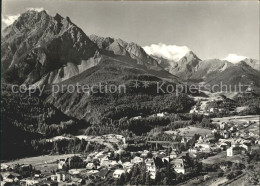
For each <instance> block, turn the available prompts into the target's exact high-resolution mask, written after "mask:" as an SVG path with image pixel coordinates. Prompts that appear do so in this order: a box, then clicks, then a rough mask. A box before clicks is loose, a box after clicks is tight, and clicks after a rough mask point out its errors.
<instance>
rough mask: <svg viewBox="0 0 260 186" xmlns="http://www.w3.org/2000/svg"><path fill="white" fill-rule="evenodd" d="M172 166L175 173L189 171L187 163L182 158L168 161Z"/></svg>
mask: <svg viewBox="0 0 260 186" xmlns="http://www.w3.org/2000/svg"><path fill="white" fill-rule="evenodd" d="M170 164H171V165H172V167H173V168H174V170H175V171H176V172H177V173H182V174H185V173H186V172H188V171H190V170H191V168H190V167H189V166H188V165H187V163H186V162H185V160H184V159H182V158H178V159H175V160H173V161H171V162H170Z"/></svg>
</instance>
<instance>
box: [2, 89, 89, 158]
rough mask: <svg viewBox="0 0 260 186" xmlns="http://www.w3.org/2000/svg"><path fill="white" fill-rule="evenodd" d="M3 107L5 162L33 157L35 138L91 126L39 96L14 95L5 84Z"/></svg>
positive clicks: (3, 152) (3, 156)
mask: <svg viewBox="0 0 260 186" xmlns="http://www.w3.org/2000/svg"><path fill="white" fill-rule="evenodd" d="M1 105H2V106H1V113H2V117H1V123H2V125H1V135H2V138H3V139H5V140H4V142H2V145H1V149H5V150H3V151H2V154H1V155H2V158H3V159H5V158H18V157H15V156H16V155H19V156H21V157H23V156H27V155H32V154H31V153H32V152H33V151H32V147H31V140H33V139H41V138H48V137H52V136H56V135H61V134H64V133H70V132H71V131H73V130H77V129H80V128H83V127H84V128H86V127H87V126H88V124H87V123H86V122H85V121H83V120H78V119H75V118H72V117H69V116H67V115H65V114H63V113H62V112H61V111H59V110H58V109H56V108H55V107H54V106H52V105H51V104H49V103H45V102H44V101H43V100H41V99H40V98H38V97H36V96H33V95H32V96H29V95H28V94H26V93H25V94H22V93H12V91H11V87H10V86H9V85H5V84H3V85H2V99H1ZM10 134H12V135H10ZM16 151H19V153H16ZM28 153H30V154H28Z"/></svg>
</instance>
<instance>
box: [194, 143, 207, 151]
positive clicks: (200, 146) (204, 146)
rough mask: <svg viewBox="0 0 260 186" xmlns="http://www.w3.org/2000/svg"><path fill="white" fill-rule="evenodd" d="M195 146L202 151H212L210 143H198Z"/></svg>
mask: <svg viewBox="0 0 260 186" xmlns="http://www.w3.org/2000/svg"><path fill="white" fill-rule="evenodd" d="M195 148H198V149H200V151H202V152H210V151H211V145H210V143H196V144H195Z"/></svg>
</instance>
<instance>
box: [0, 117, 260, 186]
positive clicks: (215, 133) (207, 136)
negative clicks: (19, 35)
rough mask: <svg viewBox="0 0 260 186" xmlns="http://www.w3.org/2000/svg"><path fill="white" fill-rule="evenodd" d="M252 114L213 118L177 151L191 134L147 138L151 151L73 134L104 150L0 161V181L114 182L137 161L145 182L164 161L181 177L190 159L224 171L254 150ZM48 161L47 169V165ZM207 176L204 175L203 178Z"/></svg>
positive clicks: (118, 139) (116, 138) (110, 138)
mask: <svg viewBox="0 0 260 186" xmlns="http://www.w3.org/2000/svg"><path fill="white" fill-rule="evenodd" d="M257 117H259V116H252V117H250V116H248V117H241V118H240V120H239V118H238V117H233V118H232V117H229V118H228V119H227V118H226V119H225V118H220V119H219V118H213V120H212V123H213V124H215V125H216V128H215V129H213V130H208V131H209V132H208V133H202V134H199V132H198V135H197V139H196V140H195V143H194V145H192V147H189V148H188V149H187V150H186V149H184V150H183V151H181V150H180V149H179V148H175V147H177V146H178V145H180V144H182V145H184V146H185V145H186V144H188V143H189V141H190V140H192V139H194V137H192V135H193V134H190V136H189V135H187V132H184V133H181V132H180V129H177V130H176V131H175V132H177V133H178V135H181V140H180V141H179V142H176V141H174V140H173V141H172V142H171V141H170V142H167V141H164V142H161V141H149V139H147V140H146V141H145V142H144V143H146V144H150V145H153V146H155V147H154V148H156V150H151V148H150V149H142V150H137V151H130V150H128V145H129V143H133V142H131V140H129V142H128V140H127V139H126V138H125V137H124V136H122V135H116V134H108V135H103V136H96V137H90V136H78V138H80V139H81V140H86V141H90V140H92V141H95V140H96V141H99V142H100V143H106V144H107V145H106V148H105V149H103V150H100V151H94V152H91V153H88V154H75V155H74V154H72V155H71V156H68V157H66V158H63V159H58V158H57V159H55V160H54V159H52V160H53V161H51V162H52V163H50V162H46V161H45V162H43V163H42V164H41V166H40V167H39V166H38V167H37V166H35V167H34V164H26V161H25V163H24V164H21V163H19V161H18V163H14V162H7V163H2V164H1V185H10V184H11V185H88V184H89V183H96V182H100V181H101V182H102V180H103V181H104V180H119V179H120V178H121V177H122V175H124V174H126V173H130V172H131V171H132V169H133V167H134V166H136V165H138V164H142V165H145V168H146V172H147V174H149V176H150V179H151V180H154V179H156V174H157V173H158V171H159V169H160V168H162V167H164V166H167V165H169V166H170V167H171V168H172V169H173V170H174V171H175V172H176V174H178V175H184V176H185V175H187V174H188V173H189V172H192V171H193V170H194V168H195V167H194V161H198V162H200V163H202V164H205V165H213V164H217V165H218V166H219V167H221V169H223V170H225V169H227V168H228V164H225V163H223V162H228V161H229V162H235V163H242V164H243V162H244V161H245V160H246V159H247V158H248V155H250V153H251V152H252V149H259V148H260V147H259V145H260V138H259V120H257ZM194 128H195V127H188V128H186V130H189V129H194ZM196 130H197V131H199V129H196ZM204 130H205V129H204ZM202 131H203V130H202ZM174 134H175V133H172V135H174ZM52 140H60V138H59V137H56V138H54V139H52ZM135 143H136V142H135ZM57 157H59V156H57ZM39 161H41V158H40V157H39ZM39 161H37V163H38V162H39ZM42 161H43V160H42ZM50 164H51V165H52V166H51V168H50V167H48V166H49V165H50ZM198 175H199V174H198ZM209 177H210V176H209V175H207V174H206V175H204V177H203V179H209Z"/></svg>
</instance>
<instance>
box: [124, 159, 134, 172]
mask: <svg viewBox="0 0 260 186" xmlns="http://www.w3.org/2000/svg"><path fill="white" fill-rule="evenodd" d="M122 165H123V168H124V169H125V170H126V171H127V172H129V171H130V170H131V169H132V167H133V165H134V164H133V163H131V162H129V161H127V162H124V163H123V164H122Z"/></svg>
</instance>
